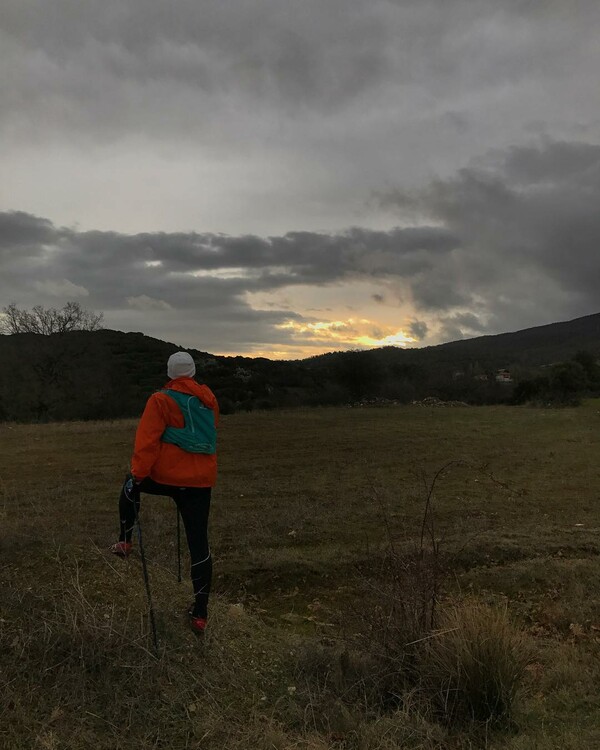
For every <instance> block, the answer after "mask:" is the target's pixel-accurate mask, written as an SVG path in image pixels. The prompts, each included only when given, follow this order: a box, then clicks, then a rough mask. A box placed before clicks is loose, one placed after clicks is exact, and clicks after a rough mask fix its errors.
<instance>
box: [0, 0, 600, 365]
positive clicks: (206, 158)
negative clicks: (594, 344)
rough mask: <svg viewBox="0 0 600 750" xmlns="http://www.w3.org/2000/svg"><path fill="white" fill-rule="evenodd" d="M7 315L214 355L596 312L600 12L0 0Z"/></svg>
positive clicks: (300, 1) (280, 0)
mask: <svg viewBox="0 0 600 750" xmlns="http://www.w3.org/2000/svg"><path fill="white" fill-rule="evenodd" d="M2 6H3V7H2V14H1V16H0V70H1V71H2V73H1V75H0V103H1V106H0V148H1V150H2V169H1V171H0V175H1V176H0V307H3V306H5V305H7V304H9V303H10V302H16V303H17V304H18V305H19V306H22V307H29V306H32V305H34V304H42V305H44V306H62V305H63V304H64V303H65V302H66V301H67V300H71V299H73V300H77V301H79V302H81V303H82V304H83V305H84V306H85V307H88V308H90V309H95V310H98V311H104V313H105V322H106V325H107V326H108V327H111V328H117V329H121V330H134V331H143V332H145V333H147V334H149V335H152V336H156V337H159V338H164V339H167V340H170V341H174V342H176V343H179V344H182V345H184V346H192V347H196V348H199V349H202V350H205V351H210V352H214V353H224V354H231V353H243V354H250V355H257V354H262V355H266V356H271V357H303V356H309V355H311V354H315V353H319V352H322V351H329V350H333V349H347V348H359V347H370V346H380V345H383V344H388V343H392V344H399V345H405V344H408V345H409V346H422V345H428V344H435V343H439V342H442V341H448V340H453V339H457V338H461V337H466V336H475V335H481V334H482V333H498V332H502V331H507V330H516V329H519V328H525V327H528V326H532V325H539V324H544V323H548V322H553V321H556V320H564V319H569V318H574V317H577V316H579V315H586V314H590V313H595V312H598V311H600V291H599V290H600V284H599V282H600V273H599V270H600V268H599V267H600V262H599V252H598V251H599V247H600V210H599V207H600V90H599V88H600V87H599V83H598V80H599V79H598V71H600V3H598V1H597V0H571V2H569V3H566V2H564V0H545V2H534V1H533V0H451V1H449V0H169V1H168V2H167V0H143V1H142V0H102V2H96V3H84V2H75V1H74V0H3V2H2Z"/></svg>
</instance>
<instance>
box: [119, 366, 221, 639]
mask: <svg viewBox="0 0 600 750" xmlns="http://www.w3.org/2000/svg"><path fill="white" fill-rule="evenodd" d="M167 374H168V377H169V382H168V383H167V384H166V385H165V386H164V388H163V389H162V390H161V391H157V392H156V393H154V394H152V396H150V398H149V399H148V401H147V403H146V407H145V409H144V413H143V414H142V417H141V419H140V422H139V424H138V428H137V431H136V435H135V447H134V451H133V456H132V459H131V477H130V478H128V479H127V480H126V481H125V483H124V485H123V487H122V489H121V494H120V497H119V519H120V535H119V541H118V542H117V543H116V544H114V545H113V546H112V547H111V552H113V553H114V554H115V555H118V556H119V557H128V556H129V554H130V553H131V551H132V548H133V545H132V541H131V539H132V533H133V528H134V525H135V519H136V513H137V511H138V510H139V502H140V493H142V492H143V493H148V494H151V495H166V496H168V497H171V498H173V500H174V501H175V503H176V505H177V508H178V510H179V513H180V514H181V518H182V519H183V525H184V528H185V533H186V538H187V542H188V547H189V551H190V561H191V569H190V571H191V579H192V586H193V589H194V602H193V604H192V605H191V606H190V608H189V610H188V614H189V618H190V625H191V627H192V630H194V631H195V632H197V633H203V632H204V630H205V629H206V623H207V616H208V598H209V594H210V585H211V579H212V558H211V554H210V547H209V544H208V516H209V512H210V500H211V490H212V487H214V485H215V482H216V478H217V453H216V430H217V425H218V423H219V405H218V403H217V399H216V398H215V395H214V394H213V392H212V391H211V390H210V388H208V386H206V385H200V384H199V383H197V382H196V380H195V379H194V376H195V374H196V365H195V364H194V360H193V359H192V357H191V356H190V355H189V354H188V353H187V352H176V353H175V354H172V355H171V356H170V357H169V359H168V362H167Z"/></svg>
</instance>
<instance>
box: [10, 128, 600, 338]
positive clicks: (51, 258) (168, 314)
mask: <svg viewBox="0 0 600 750" xmlns="http://www.w3.org/2000/svg"><path fill="white" fill-rule="evenodd" d="M380 200H382V201H385V202H386V204H387V205H388V206H393V207H394V208H395V209H396V210H397V211H398V213H399V215H403V216H406V215H408V214H412V215H414V214H418V215H419V216H420V217H421V218H422V220H424V219H425V218H427V219H428V220H429V224H428V225H420V226H412V227H404V228H396V229H393V230H390V231H387V232H384V231H374V230H369V229H360V228H354V229H350V230H348V231H346V232H343V233H337V234H324V233H314V232H292V233H288V234H286V235H283V236H275V237H270V238H261V237H257V236H253V235H245V236H227V235H216V234H209V233H204V234H201V233H141V234H136V235H126V234H122V233H116V232H99V231H90V232H84V231H78V230H76V229H71V228H64V227H57V226H54V225H53V224H52V223H51V222H49V221H47V220H45V219H41V218H38V217H36V216H32V215H30V214H26V213H22V212H21V213H19V212H17V213H3V214H0V261H1V263H2V267H1V270H2V273H1V277H0V278H1V281H0V295H1V297H0V299H2V300H4V302H5V303H8V302H9V301H11V300H16V301H17V302H18V303H19V304H26V305H29V304H35V303H37V302H40V301H41V302H42V303H45V304H48V303H49V302H56V298H57V297H59V296H60V295H61V294H64V296H65V297H68V296H69V292H70V293H71V296H72V295H73V294H75V295H77V294H80V295H86V297H85V301H84V304H86V305H89V306H92V307H96V308H97V309H101V310H104V311H106V312H107V313H108V319H109V321H110V320H111V319H112V320H115V321H119V320H120V321H122V322H121V323H120V325H121V326H123V327H127V328H139V329H143V330H145V331H146V332H148V333H155V334H156V335H166V334H168V335H169V336H170V337H171V338H177V335H178V333H179V335H180V336H185V337H186V339H187V340H190V337H196V345H197V346H200V347H201V348H204V349H207V350H219V351H223V350H227V349H229V350H231V351H235V350H236V349H237V350H240V349H244V350H249V349H251V348H257V349H260V348H264V347H267V346H270V345H275V344H278V345H280V346H282V347H284V346H286V345H287V344H289V343H290V335H291V334H290V333H289V332H286V330H285V329H283V330H282V329H278V328H276V327H275V326H277V325H278V324H281V323H284V322H286V321H289V320H299V319H300V317H301V316H300V315H299V314H298V313H295V312H293V311H290V310H285V309H279V310H278V309H269V310H255V309H253V308H252V307H251V306H250V305H249V303H248V301H247V299H246V297H245V295H246V294H247V293H249V292H250V293H251V292H264V293H270V292H275V291H277V290H281V289H284V288H287V287H300V288H301V287H314V286H315V285H321V286H324V287H325V286H333V285H340V284H345V283H349V282H352V281H355V280H357V279H369V280H371V281H375V282H377V283H380V284H381V285H382V289H384V288H385V294H383V293H381V294H377V295H375V296H376V297H378V298H379V299H377V301H378V303H379V304H380V305H383V304H392V303H393V302H392V303H390V301H389V297H390V292H391V293H395V294H396V295H397V296H398V297H401V298H406V297H408V298H410V299H412V301H413V304H414V310H415V314H416V315H417V316H418V317H419V318H422V320H414V321H413V322H412V324H411V329H410V330H411V331H412V332H413V333H414V334H417V335H419V336H425V335H426V334H428V332H429V333H431V332H432V330H434V328H435V327H436V326H437V330H438V333H437V339H438V340H439V339H448V338H458V337H460V336H463V335H476V334H480V333H482V332H486V331H490V332H498V331H502V330H509V329H515V328H519V327H526V326H527V325H534V324H540V323H544V322H549V321H552V320H557V319H560V318H566V317H575V316H577V315H583V314H587V313H590V312H595V311H597V310H598V309H599V308H600V293H599V291H598V280H599V279H600V262H599V253H598V249H599V247H600V212H599V211H598V205H600V146H597V145H592V144H585V143H565V142H562V143H557V142H544V143H541V144H540V145H538V146H537V147H514V148H512V149H509V150H507V151H505V152H494V153H491V154H489V155H488V157H486V159H480V160H478V162H477V163H476V164H474V165H472V166H469V167H468V168H465V169H462V170H460V171H459V172H458V173H456V174H455V175H454V176H453V177H452V178H450V179H447V180H436V181H433V182H432V183H431V184H430V185H428V186H427V187H426V188H424V189H422V190H418V191H413V192H407V191H405V190H392V191H389V192H387V193H386V194H385V195H383V196H380ZM402 323H403V324H404V323H405V322H404V321H402ZM432 324H433V328H432ZM407 325H408V324H407ZM431 340H435V337H434V338H432V339H431Z"/></svg>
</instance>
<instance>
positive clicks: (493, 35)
mask: <svg viewBox="0 0 600 750" xmlns="http://www.w3.org/2000/svg"><path fill="white" fill-rule="evenodd" d="M534 5H536V4H533V3H523V2H516V1H515V2H512V1H511V0H504V2H498V0H482V1H481V2H478V3H474V2H473V0H453V2H452V3H448V2H447V1H446V0H422V2H419V3H414V2H413V3H409V2H394V1H392V0H380V1H379V2H365V0H330V1H329V2H328V3H326V4H324V3H323V2H322V1H321V0H303V2H301V3H282V2H280V0H255V2H252V3H247V2H242V1H241V0H240V1H238V2H198V1H197V0H178V2H177V4H176V6H173V5H172V4H169V3H165V2H162V1H159V0H150V2H148V0H143V1H142V0H127V2H123V0H104V1H103V2H102V3H85V4H83V3H80V4H75V5H74V4H73V3H72V2H71V1H70V0H54V1H53V2H52V3H48V2H46V1H45V0H6V1H5V2H4V3H3V14H2V22H1V26H0V32H1V33H2V47H3V58H4V61H5V64H6V65H7V66H9V68H10V71H11V75H10V76H8V77H6V79H5V81H4V92H3V104H4V105H5V106H3V108H2V111H3V113H4V114H3V118H10V119H11V121H12V122H14V123H17V124H18V123H21V124H23V123H24V122H25V121H29V124H31V125H35V121H34V120H33V117H35V116H36V115H39V114H40V113H43V114H44V115H45V127H49V126H52V125H53V124H55V123H58V122H59V121H60V123H61V125H62V126H63V127H65V128H66V129H68V130H74V131H75V130H78V131H81V132H82V133H83V132H89V130H90V129H91V130H92V131H98V130H101V131H102V135H103V137H110V134H111V133H112V134H115V133H117V132H121V131H129V130H130V129H131V128H135V129H136V131H137V132H152V131H158V132H163V133H164V132H166V131H175V132H179V131H181V130H185V131H186V132H187V133H188V134H189V135H190V136H192V137H194V135H196V136H197V135H198V134H200V133H202V132H203V131H206V129H207V128H210V124H211V122H213V114H214V111H213V110H212V109H206V105H207V103H209V102H210V103H211V104H212V105H213V108H217V109H218V115H219V118H220V122H221V129H225V130H228V128H229V127H230V126H231V125H232V123H233V122H234V121H236V120H237V121H239V120H240V119H241V120H242V121H243V120H244V119H246V118H248V117H251V116H254V115H256V114H260V111H261V110H262V108H264V107H265V106H267V107H271V106H272V107H274V108H277V110H278V111H279V112H280V114H282V113H283V114H285V113H286V112H288V113H289V111H299V110H303V109H308V110H312V111H317V112H322V113H325V114H327V113H331V112H334V111H336V110H338V109H339V108H341V107H345V106H346V105H347V104H348V103H349V102H352V100H354V99H355V98H356V97H358V96H361V95H363V94H365V93H366V94H368V95H369V96H372V95H373V93H376V92H377V91H378V87H380V86H391V87H392V89H390V91H392V90H395V91H398V87H405V89H406V90H405V91H404V92H403V93H404V94H406V95H409V94H410V89H411V87H412V88H419V89H422V91H423V93H424V94H425V95H427V96H433V97H437V98H438V99H440V100H445V99H446V98H447V97H448V104H449V105H450V106H448V107H446V108H445V109H443V110H442V111H441V112H439V114H438V117H439V119H440V120H441V121H444V120H445V121H446V123H447V124H448V126H449V127H451V128H453V129H455V130H458V131H461V132H464V131H465V129H467V128H468V127H469V119H468V117H466V116H465V114H464V113H463V112H461V111H458V110H457V109H455V108H453V107H452V106H451V102H452V101H453V99H456V96H455V95H456V94H457V93H460V92H461V91H469V92H470V93H471V94H473V93H474V92H477V91H479V90H482V91H485V90H486V89H487V90H489V88H490V87H493V86H495V85H497V84H501V85H505V84H507V83H509V84H511V85H514V84H515V83H518V82H519V81H525V80H527V79H529V78H531V77H533V76H536V77H539V78H540V79H544V78H546V77H548V76H558V77H562V76H564V77H565V78H568V76H569V75H570V74H572V72H573V70H574V69H575V68H576V66H577V64H578V61H579V59H580V57H579V56H580V55H581V54H582V52H583V51H584V50H585V49H587V48H588V46H589V45H588V42H589V43H590V44H591V39H592V35H593V31H592V29H593V27H594V21H597V20H598V19H599V18H600V13H599V10H598V4H597V3H596V2H592V1H591V0H589V1H587V0H575V2H574V3H572V12H571V13H570V14H569V18H568V23H565V19H564V16H563V13H562V10H563V8H562V7H561V6H562V4H561V3H558V2H547V3H544V4H538V6H537V7H533V6H534ZM575 42H577V44H575ZM567 53H568V55H569V59H568V60H567V61H565V54H567ZM387 98H388V100H389V99H391V98H392V97H391V96H390V94H388V95H387ZM384 106H385V102H384V101H382V102H380V103H379V104H378V107H384ZM225 113H229V115H230V118H229V119H228V120H223V119H222V116H223V114H225ZM190 118H191V119H190ZM190 127H191V130H190Z"/></svg>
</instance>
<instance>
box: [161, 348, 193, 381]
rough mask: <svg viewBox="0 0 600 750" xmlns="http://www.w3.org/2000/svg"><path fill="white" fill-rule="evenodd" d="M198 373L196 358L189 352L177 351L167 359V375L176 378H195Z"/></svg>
mask: <svg viewBox="0 0 600 750" xmlns="http://www.w3.org/2000/svg"><path fill="white" fill-rule="evenodd" d="M195 374H196V365H195V364H194V360H193V359H192V357H191V356H190V355H189V354H188V353H187V352H175V354H171V356H170V357H169V359H168V361H167V375H168V376H169V378H171V380H175V378H193V377H194V375H195Z"/></svg>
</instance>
